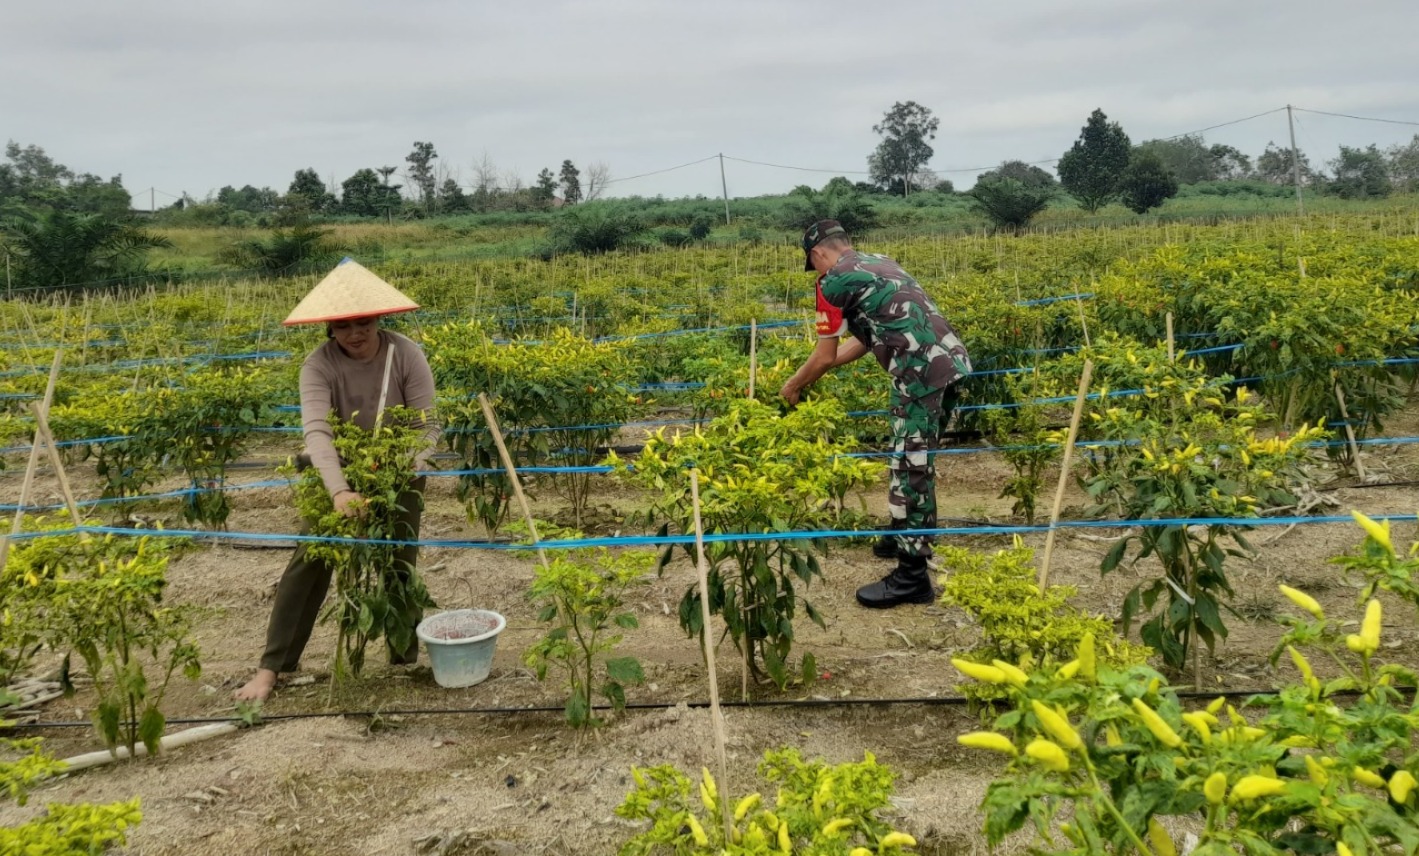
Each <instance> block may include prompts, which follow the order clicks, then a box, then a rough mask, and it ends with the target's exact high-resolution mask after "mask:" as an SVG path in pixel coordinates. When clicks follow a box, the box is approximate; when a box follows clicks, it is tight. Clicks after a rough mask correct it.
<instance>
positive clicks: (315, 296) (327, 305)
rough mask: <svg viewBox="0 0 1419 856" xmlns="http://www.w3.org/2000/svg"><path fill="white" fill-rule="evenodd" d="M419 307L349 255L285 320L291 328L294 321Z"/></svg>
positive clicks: (314, 321)
mask: <svg viewBox="0 0 1419 856" xmlns="http://www.w3.org/2000/svg"><path fill="white" fill-rule="evenodd" d="M418 308H419V304H417V303H415V302H414V301H412V300H410V299H409V298H408V297H405V296H404V294H403V293H402V292H400V291H399V289H397V288H395V287H394V286H392V285H390V284H389V283H387V282H385V281H384V280H382V279H380V278H379V277H377V276H375V275H374V274H373V273H371V272H370V270H369V269H368V268H366V267H365V266H364V265H361V264H360V263H359V262H357V261H355V260H354V259H351V258H349V257H348V256H347V257H346V258H345V259H344V260H342V261H341V262H340V264H338V265H336V266H335V270H333V271H331V272H330V275H329V276H327V277H325V279H322V280H321V281H320V284H319V285H317V286H316V287H315V288H312V289H311V290H310V294H307V295H306V296H305V298H304V299H303V300H301V302H300V303H298V304H296V308H295V309H292V310H291V314H290V315H287V316H286V320H285V322H284V323H285V325H286V326H288V327H289V326H290V325H292V324H319V323H322V322H327V321H344V320H347V319H350V318H367V317H369V316H371V315H391V314H393V313H395V312H409V311H412V310H414V309H418Z"/></svg>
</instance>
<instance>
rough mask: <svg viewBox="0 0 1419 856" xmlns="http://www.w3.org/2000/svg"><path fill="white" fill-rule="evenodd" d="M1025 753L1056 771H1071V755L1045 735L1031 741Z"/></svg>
mask: <svg viewBox="0 0 1419 856" xmlns="http://www.w3.org/2000/svg"><path fill="white" fill-rule="evenodd" d="M1025 754H1026V755H1029V756H1030V757H1031V758H1034V759H1035V760H1036V761H1039V762H1040V763H1041V764H1043V765H1045V767H1046V768H1048V769H1050V770H1053V771H1055V772H1056V773H1067V772H1068V771H1069V756H1068V755H1066V754H1064V750H1063V749H1061V748H1060V747H1059V744H1058V743H1052V742H1050V741H1048V740H1046V739H1044V738H1043V737H1038V738H1036V739H1034V740H1032V741H1030V744H1029V745H1028V746H1026V747H1025Z"/></svg>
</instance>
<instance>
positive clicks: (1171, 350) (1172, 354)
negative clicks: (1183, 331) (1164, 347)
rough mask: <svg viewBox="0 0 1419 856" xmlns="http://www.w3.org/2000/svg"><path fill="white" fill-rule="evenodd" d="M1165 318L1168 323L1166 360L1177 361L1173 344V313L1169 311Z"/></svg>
mask: <svg viewBox="0 0 1419 856" xmlns="http://www.w3.org/2000/svg"><path fill="white" fill-rule="evenodd" d="M1166 320H1167V324H1168V362H1170V363H1175V362H1177V350H1176V346H1175V345H1174V344H1173V313H1171V312H1169V313H1168V315H1167V319H1166Z"/></svg>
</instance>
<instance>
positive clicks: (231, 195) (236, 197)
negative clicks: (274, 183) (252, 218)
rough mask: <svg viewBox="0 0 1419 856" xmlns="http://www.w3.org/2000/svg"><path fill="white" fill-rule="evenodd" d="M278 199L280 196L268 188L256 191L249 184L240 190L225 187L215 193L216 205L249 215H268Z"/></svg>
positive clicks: (229, 186)
mask: <svg viewBox="0 0 1419 856" xmlns="http://www.w3.org/2000/svg"><path fill="white" fill-rule="evenodd" d="M280 198H281V196H280V194H279V193H277V192H276V191H274V190H272V189H271V188H269V187H263V188H260V189H259V190H258V189H257V188H255V187H252V186H251V185H250V184H244V185H242V187H241V189H240V190H237V189H236V188H234V187H232V186H231V185H227V186H226V187H223V188H222V189H221V190H219V191H217V204H218V205H222V206H225V207H226V208H228V209H230V210H232V211H245V212H247V213H249V214H269V213H270V212H272V211H275V210H276V205H277V201H278V200H279V199H280Z"/></svg>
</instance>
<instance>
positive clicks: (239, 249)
mask: <svg viewBox="0 0 1419 856" xmlns="http://www.w3.org/2000/svg"><path fill="white" fill-rule="evenodd" d="M330 235H331V231H330V230H329V229H321V228H319V227H316V226H313V225H311V224H310V223H305V222H298V223H295V224H294V225H292V226H291V227H290V228H276V229H272V230H271V235H270V237H269V238H267V239H265V240H262V239H260V238H255V239H252V240H249V241H238V242H237V243H235V244H233V245H232V247H231V248H230V249H229V250H228V251H227V252H226V253H224V255H223V258H224V260H225V261H226V262H228V263H229V264H233V265H236V266H237V267H242V268H252V269H255V270H259V271H262V272H263V273H267V274H270V275H272V276H297V275H300V274H303V273H308V272H311V271H316V270H322V269H324V268H328V267H330V266H332V265H333V264H335V262H337V261H338V260H339V258H340V256H341V255H343V253H344V249H343V248H341V247H339V246H337V245H336V244H335V243H334V242H332V241H330V240H327V239H328V238H329V237H330Z"/></svg>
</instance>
